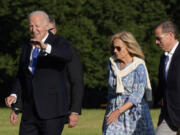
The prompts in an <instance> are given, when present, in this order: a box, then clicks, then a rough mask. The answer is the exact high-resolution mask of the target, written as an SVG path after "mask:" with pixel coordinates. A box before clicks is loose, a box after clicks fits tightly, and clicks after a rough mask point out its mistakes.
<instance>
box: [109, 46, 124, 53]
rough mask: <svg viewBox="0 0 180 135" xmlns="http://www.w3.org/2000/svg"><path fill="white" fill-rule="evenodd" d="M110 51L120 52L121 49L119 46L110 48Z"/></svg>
mask: <svg viewBox="0 0 180 135" xmlns="http://www.w3.org/2000/svg"><path fill="white" fill-rule="evenodd" d="M111 49H112V51H114V49H116V50H117V51H119V52H120V51H121V49H122V47H120V46H111Z"/></svg>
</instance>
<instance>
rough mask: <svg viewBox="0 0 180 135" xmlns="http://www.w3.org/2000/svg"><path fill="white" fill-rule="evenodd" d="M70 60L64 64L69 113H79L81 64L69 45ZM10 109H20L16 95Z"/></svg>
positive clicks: (82, 89)
mask: <svg viewBox="0 0 180 135" xmlns="http://www.w3.org/2000/svg"><path fill="white" fill-rule="evenodd" d="M70 49H71V52H72V60H71V61H70V62H68V63H67V65H66V72H65V73H66V79H67V80H66V81H67V86H68V103H69V113H71V112H76V113H78V114H81V107H82V99H83V93H84V86H83V70H82V64H81V61H80V58H79V55H78V54H77V51H76V49H75V48H74V47H73V46H71V47H70ZM12 109H13V110H15V109H19V110H20V111H22V101H21V98H20V97H18V99H17V102H16V103H15V104H13V106H12Z"/></svg>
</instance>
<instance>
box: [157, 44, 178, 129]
mask: <svg viewBox="0 0 180 135" xmlns="http://www.w3.org/2000/svg"><path fill="white" fill-rule="evenodd" d="M164 61H165V56H164V55H162V57H161V61H160V66H159V86H158V89H157V93H156V97H155V99H156V100H155V101H156V103H157V102H158V101H160V100H161V99H162V98H163V99H164V105H163V107H162V113H163V114H162V115H164V116H163V117H165V118H169V119H170V123H171V124H172V125H173V126H175V127H180V44H179V45H178V47H177V48H176V50H175V52H174V54H173V57H172V59H171V63H170V66H169V71H168V76H167V80H165V79H164Z"/></svg>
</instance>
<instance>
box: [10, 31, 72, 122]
mask: <svg viewBox="0 0 180 135" xmlns="http://www.w3.org/2000/svg"><path fill="white" fill-rule="evenodd" d="M45 43H49V44H50V45H51V46H52V50H51V53H50V54H47V55H45V54H44V52H43V51H41V52H40V54H39V56H38V58H37V65H36V69H35V73H34V75H32V74H31V72H30V71H29V69H28V66H29V61H30V52H31V49H32V46H31V45H30V44H29V43H26V44H25V45H24V46H23V48H22V52H21V56H20V63H19V69H18V73H17V77H16V79H15V82H14V84H13V88H12V93H15V94H17V96H21V98H22V107H23V117H22V118H28V117H29V116H30V115H31V114H32V113H36V114H37V115H38V116H39V117H40V118H41V119H51V118H54V117H59V116H63V115H66V114H67V113H68V104H69V103H68V95H67V88H66V82H65V73H64V72H65V66H66V64H67V62H69V61H70V60H71V57H72V53H71V51H70V45H69V43H68V42H67V40H65V39H63V38H61V37H59V36H57V35H53V34H52V33H49V36H48V37H47V39H46V41H45ZM32 110H34V111H33V112H32Z"/></svg>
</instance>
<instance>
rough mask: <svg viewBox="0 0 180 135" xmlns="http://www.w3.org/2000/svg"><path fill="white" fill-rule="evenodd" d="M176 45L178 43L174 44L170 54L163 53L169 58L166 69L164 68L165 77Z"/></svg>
mask: <svg viewBox="0 0 180 135" xmlns="http://www.w3.org/2000/svg"><path fill="white" fill-rule="evenodd" d="M178 44H179V42H177V43H176V44H175V46H174V47H173V48H172V50H171V51H170V52H164V55H165V56H169V60H168V61H167V64H166V67H165V74H166V76H167V74H168V70H169V66H170V63H171V59H172V56H173V54H174V52H175V50H176V48H177V46H178Z"/></svg>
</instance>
